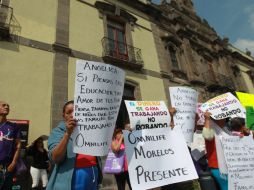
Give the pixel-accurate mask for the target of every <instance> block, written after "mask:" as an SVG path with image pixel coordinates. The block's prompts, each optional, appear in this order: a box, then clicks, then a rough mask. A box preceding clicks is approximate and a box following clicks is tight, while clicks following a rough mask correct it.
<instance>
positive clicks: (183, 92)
mask: <svg viewBox="0 0 254 190" xmlns="http://www.w3.org/2000/svg"><path fill="white" fill-rule="evenodd" d="M169 93H170V101H171V106H172V107H175V109H176V114H175V115H174V123H175V129H176V130H181V131H182V133H183V135H184V137H185V140H186V142H188V143H190V142H192V141H193V133H194V128H195V121H196V120H195V118H196V109H197V101H198V92H197V91H196V90H194V89H191V88H188V87H169Z"/></svg>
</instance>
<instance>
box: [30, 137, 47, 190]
mask: <svg viewBox="0 0 254 190" xmlns="http://www.w3.org/2000/svg"><path fill="white" fill-rule="evenodd" d="M27 155H28V156H31V157H32V158H33V162H32V164H31V168H30V173H31V176H32V180H33V183H32V189H34V190H35V189H37V188H38V186H39V181H40V180H41V181H42V187H43V189H45V188H46V185H47V183H48V175H47V170H50V162H49V159H48V153H47V151H46V150H45V149H44V145H43V139H42V138H41V137H39V138H38V139H36V140H35V141H34V142H33V143H32V145H31V146H29V147H28V149H27Z"/></svg>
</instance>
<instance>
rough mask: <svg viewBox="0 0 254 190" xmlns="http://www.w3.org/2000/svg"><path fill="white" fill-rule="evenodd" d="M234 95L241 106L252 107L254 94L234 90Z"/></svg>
mask: <svg viewBox="0 0 254 190" xmlns="http://www.w3.org/2000/svg"><path fill="white" fill-rule="evenodd" d="M236 95H237V97H238V99H239V100H240V102H241V104H242V105H243V106H249V107H253V108H254V94H248V93H243V92H236Z"/></svg>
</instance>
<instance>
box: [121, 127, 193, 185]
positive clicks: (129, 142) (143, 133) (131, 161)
mask: <svg viewBox="0 0 254 190" xmlns="http://www.w3.org/2000/svg"><path fill="white" fill-rule="evenodd" d="M124 142H125V145H126V148H125V152H126V155H127V160H128V171H129V176H130V181H131V186H132V189H133V190H143V189H150V188H155V187H159V186H163V185H167V184H172V183H178V182H182V181H187V180H192V179H197V178H198V176H197V173H196V170H195V167H194V165H193V162H192V159H191V156H190V153H189V151H188V148H187V145H186V142H185V140H184V137H183V135H182V133H181V132H178V131H174V130H170V128H163V129H149V130H137V131H134V132H132V133H130V132H129V131H127V130H125V131H124ZM179 158H180V159H179Z"/></svg>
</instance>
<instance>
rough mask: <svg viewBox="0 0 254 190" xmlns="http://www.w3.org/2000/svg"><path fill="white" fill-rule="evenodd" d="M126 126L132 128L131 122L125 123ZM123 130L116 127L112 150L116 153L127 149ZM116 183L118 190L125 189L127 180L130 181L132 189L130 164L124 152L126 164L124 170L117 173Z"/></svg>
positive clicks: (127, 128)
mask: <svg viewBox="0 0 254 190" xmlns="http://www.w3.org/2000/svg"><path fill="white" fill-rule="evenodd" d="M124 128H125V129H126V130H130V126H129V124H125V126H124ZM123 140H124V139H123V132H122V129H119V128H118V129H117V128H116V129H115V131H114V133H113V140H112V144H111V148H112V151H113V152H114V153H119V152H120V151H125V146H124V141H123ZM115 179H116V184H117V188H118V190H125V184H126V181H127V183H128V186H129V189H130V190H131V183H130V178H129V172H128V164H127V158H126V155H125V153H124V166H123V172H121V173H119V174H115Z"/></svg>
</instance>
